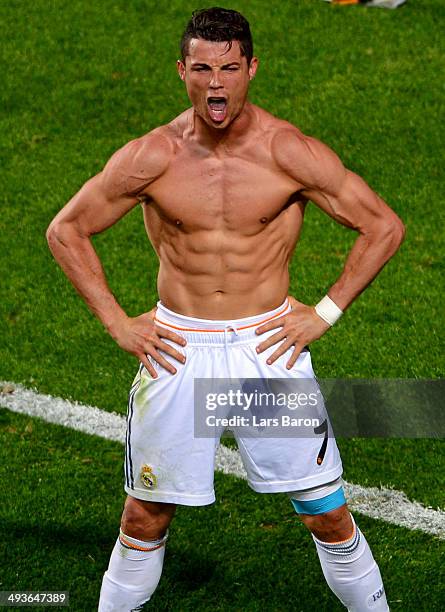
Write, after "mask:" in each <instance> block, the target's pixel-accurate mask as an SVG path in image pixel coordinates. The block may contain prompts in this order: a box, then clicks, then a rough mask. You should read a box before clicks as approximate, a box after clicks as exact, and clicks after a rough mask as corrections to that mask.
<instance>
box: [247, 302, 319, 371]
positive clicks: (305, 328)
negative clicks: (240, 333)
mask: <svg viewBox="0 0 445 612" xmlns="http://www.w3.org/2000/svg"><path fill="white" fill-rule="evenodd" d="M288 299H289V304H290V305H291V307H292V311H291V312H289V313H288V314H285V315H283V316H282V317H278V318H277V319H273V320H272V321H269V322H268V323H265V324H264V325H261V326H260V327H258V329H257V330H256V333H257V334H258V335H260V334H263V333H265V332H268V331H270V330H272V329H279V331H277V332H276V333H275V334H272V335H271V336H270V337H269V338H267V340H265V341H264V342H261V344H259V345H258V346H257V349H256V350H257V353H262V352H263V351H265V350H266V349H268V348H270V347H271V346H273V345H274V344H278V343H279V342H280V345H279V346H278V348H277V349H276V351H275V352H274V353H272V355H271V356H270V357H268V359H267V363H268V364H269V365H271V364H272V363H274V361H276V360H277V359H278V358H279V357H281V356H282V355H284V353H285V352H286V351H287V350H288V349H290V348H291V347H292V346H293V347H294V350H293V353H292V356H291V358H290V359H289V361H288V362H287V364H286V367H287V369H288V370H290V369H291V368H292V367H293V366H294V364H295V362H296V361H297V359H298V356H299V354H300V353H301V351H302V350H303V348H304V347H305V346H306V345H308V344H310V343H311V342H313V341H314V340H318V338H320V337H321V336H322V335H323V334H324V333H325V332H327V330H328V329H330V325H329V324H328V323H326V322H325V321H323V319H322V318H321V317H319V316H318V314H317V313H316V312H315V308H314V307H312V306H306V305H305V304H302V303H301V302H298V301H297V300H296V299H295V298H294V297H292V296H289V297H288Z"/></svg>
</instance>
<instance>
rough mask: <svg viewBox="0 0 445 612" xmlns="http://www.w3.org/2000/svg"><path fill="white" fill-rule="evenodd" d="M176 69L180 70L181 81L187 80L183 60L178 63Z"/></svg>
mask: <svg viewBox="0 0 445 612" xmlns="http://www.w3.org/2000/svg"><path fill="white" fill-rule="evenodd" d="M176 68H177V70H178V74H179V78H180V79H181V81H184V80H185V64H184V62H183V61H182V60H178V61H177V62H176Z"/></svg>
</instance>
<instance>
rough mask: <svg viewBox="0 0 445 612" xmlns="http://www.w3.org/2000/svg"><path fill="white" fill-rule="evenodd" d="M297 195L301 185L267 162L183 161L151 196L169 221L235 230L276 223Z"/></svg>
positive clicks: (230, 159) (234, 159) (186, 158)
mask: <svg viewBox="0 0 445 612" xmlns="http://www.w3.org/2000/svg"><path fill="white" fill-rule="evenodd" d="M295 191H296V185H295V183H294V182H293V181H292V180H291V179H290V178H288V177H286V176H285V175H284V174H283V173H281V172H280V171H279V169H278V168H276V167H274V165H273V164H272V163H268V160H267V159H263V158H255V157H253V158H251V159H246V157H241V156H235V155H234V156H230V157H224V158H222V159H221V158H216V157H213V156H208V157H206V158H199V157H192V156H184V155H182V156H178V157H177V158H175V159H174V160H173V161H172V163H171V164H170V165H169V167H168V169H167V171H166V172H165V173H164V174H163V175H162V177H160V178H159V179H158V180H156V181H155V182H154V183H153V184H152V185H150V188H149V190H148V195H149V197H150V199H151V201H152V203H153V205H154V206H155V207H156V208H157V209H158V212H159V214H160V215H161V216H162V217H163V218H164V219H165V220H171V221H172V222H175V223H177V222H178V221H180V222H181V224H187V225H193V226H196V225H199V226H200V227H215V223H219V224H221V225H225V226H226V227H228V228H233V229H235V228H237V227H242V226H246V227H247V226H249V225H251V224H252V223H258V222H261V223H266V222H267V221H270V220H271V219H273V218H275V217H276V216H277V215H278V214H279V213H280V211H281V210H282V209H283V208H284V207H285V206H286V203H287V202H288V200H289V198H290V197H291V196H292V194H293V193H294V192H295Z"/></svg>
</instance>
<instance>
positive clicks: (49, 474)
mask: <svg viewBox="0 0 445 612" xmlns="http://www.w3.org/2000/svg"><path fill="white" fill-rule="evenodd" d="M226 6H230V7H231V8H235V9H238V10H241V12H243V13H244V14H245V15H246V17H247V18H248V19H249V21H250V22H251V27H252V32H253V36H254V43H255V51H256V53H257V54H258V56H259V58H260V69H259V72H258V76H257V78H256V79H255V82H254V84H253V86H252V89H251V100H252V101H253V102H255V103H257V104H259V105H260V106H263V107H265V108H266V109H267V110H269V111H271V112H272V113H275V114H276V115H278V116H280V117H283V118H285V119H288V120H289V121H291V122H293V123H294V124H296V125H297V126H299V127H300V128H301V129H302V130H303V131H304V132H306V133H308V134H311V135H313V136H316V137H318V138H320V139H321V140H323V141H325V142H326V143H327V144H329V145H330V146H331V147H332V148H333V149H334V150H335V151H336V152H337V153H338V154H339V155H340V157H341V158H342V159H343V161H344V163H345V164H346V165H347V166H348V167H350V168H351V169H352V170H354V171H356V172H358V173H359V174H361V175H362V176H363V177H364V178H365V179H366V180H367V181H368V183H369V184H370V185H371V186H372V187H373V188H374V189H375V190H376V191H378V192H379V193H380V194H381V195H382V197H383V198H384V199H385V200H387V201H388V203H389V204H390V205H391V206H392V207H393V208H394V209H395V210H396V211H397V212H398V214H399V215H400V216H401V217H402V219H403V220H404V221H405V223H406V226H407V238H406V241H405V243H404V244H403V246H402V248H401V250H400V252H399V253H398V254H397V256H396V257H395V258H394V260H393V261H391V262H390V264H389V265H388V266H387V267H386V268H385V269H384V270H383V272H382V273H381V275H380V276H379V278H378V279H377V280H376V281H375V282H374V283H373V284H372V286H371V287H369V288H368V290H367V291H366V292H365V294H364V295H363V296H362V297H361V298H359V299H358V300H357V302H356V303H355V304H354V305H353V306H352V307H351V309H350V310H349V311H348V313H347V314H346V316H345V317H344V318H343V319H342V321H341V322H340V323H339V324H338V325H337V326H336V327H335V329H333V330H332V331H331V332H329V334H327V335H326V336H325V337H324V338H322V339H321V340H320V341H319V342H317V343H315V344H314V345H313V347H312V354H313V361H314V367H315V370H316V372H317V374H318V375H319V376H320V377H329V378H335V377H368V378H385V377H398V378H440V377H442V376H443V372H444V357H443V348H442V347H443V340H444V338H443V330H444V327H445V325H444V314H443V312H444V311H443V299H442V296H443V270H444V264H443V255H442V253H443V237H444V233H443V223H442V219H443V178H444V176H443V175H444V172H443V162H442V161H441V159H440V153H441V151H442V149H443V144H442V143H443V142H444V128H443V126H444V123H445V122H444V120H443V103H441V99H442V96H443V81H444V71H443V54H444V46H443V36H442V32H443V25H444V21H445V20H444V16H445V6H444V4H443V2H442V1H441V0H417V1H416V0H408V2H407V3H406V4H405V5H404V6H403V7H401V8H400V9H397V10H396V11H385V10H377V9H366V8H364V7H334V6H332V5H329V4H327V3H324V2H322V1H321V0H283V1H282V2H269V3H266V2H264V1H261V0H250V1H247V0H243V1H241V0H240V1H234V2H233V3H230V4H226ZM200 7H201V6H200V5H199V4H196V3H192V2H189V1H185V0H184V1H179V0H171V1H170V2H161V3H159V2H153V1H149V0H132V1H131V2H127V1H124V0H109V1H108V0H95V1H94V2H86V1H85V0H72V1H71V2H68V1H67V0H33V1H31V0H23V1H20V2H18V1H17V0H14V1H12V2H8V3H6V2H3V3H1V6H0V31H1V32H2V44H1V46H0V62H1V73H2V76H3V78H2V87H1V88H0V167H1V172H0V206H1V216H0V248H1V251H0V274H1V300H0V337H1V340H2V341H1V346H0V351H1V352H0V356H1V360H0V380H11V381H15V382H21V383H23V384H24V385H26V386H35V387H36V388H37V389H38V390H39V391H41V392H44V393H50V394H52V395H58V396H62V397H66V398H73V399H76V400H78V401H81V402H84V403H87V404H92V405H96V406H99V407H101V408H104V409H107V410H116V411H119V412H121V413H124V412H125V408H126V396H127V392H128V388H129V386H130V384H131V380H132V378H133V375H134V371H135V368H136V364H135V362H134V359H133V358H132V357H131V356H129V355H126V354H125V353H123V352H122V351H121V350H120V349H119V348H118V347H117V346H116V345H115V344H114V343H113V341H112V340H111V339H110V338H109V337H108V336H107V335H106V333H105V332H104V331H103V330H102V328H101V326H100V324H99V323H98V322H97V321H96V320H95V319H94V318H93V317H92V316H91V315H90V314H89V312H88V311H87V309H86V307H85V306H84V305H83V304H82V302H81V300H80V299H79V298H78V296H77V295H76V294H75V292H74V290H73V289H72V287H71V286H70V285H69V283H68V282H67V280H66V279H65V278H64V276H63V274H62V273H61V271H60V270H59V269H58V267H57V265H56V264H55V263H54V262H53V260H52V258H51V255H50V253H49V251H48V248H47V246H46V242H45V238H44V233H45V229H46V227H47V225H48V223H49V221H50V220H51V218H52V217H53V216H54V214H55V213H56V212H57V211H58V210H59V209H60V208H61V207H62V206H63V205H64V203H65V202H66V201H67V200H68V199H69V198H70V197H71V195H72V194H73V193H74V192H76V191H77V190H78V189H79V188H80V186H81V185H82V184H83V183H84V182H85V181H86V180H87V178H89V177H90V176H91V175H92V174H94V173H96V172H98V171H99V170H100V169H101V168H102V166H103V165H104V163H105V161H106V160H107V159H108V157H109V156H110V155H111V153H112V152H113V151H114V150H116V149H117V148H118V147H120V146H121V145H123V144H124V143H125V142H127V141H128V140H130V139H132V138H135V137H137V136H139V135H141V134H143V133H145V132H147V131H149V130H150V129H152V128H154V127H155V126H157V125H159V124H160V123H164V122H167V121H169V120H170V119H171V118H172V117H174V116H175V115H176V114H178V113H179V112H181V111H182V110H183V109H184V108H186V107H187V106H188V100H187V97H186V95H185V91H184V90H183V86H182V84H181V83H180V81H179V79H178V77H177V75H176V72H175V60H176V58H177V54H178V41H179V38H180V35H181V32H182V29H183V27H184V25H185V23H186V21H187V19H188V18H189V16H190V13H191V11H192V10H193V9H195V8H200ZM353 239H354V235H353V234H352V233H351V232H348V231H347V230H346V229H344V228H341V227H337V226H336V225H335V224H334V223H333V222H331V221H330V220H329V219H328V218H327V217H325V216H324V215H323V214H322V213H320V212H319V211H318V210H317V209H316V208H315V207H314V206H310V207H309V210H308V214H307V218H306V221H305V226H304V229H303V234H302V239H301V242H300V244H299V246H298V248H297V251H296V253H295V256H294V259H293V262H292V274H291V278H292V285H291V290H292V293H293V294H294V295H295V296H296V297H297V298H298V299H300V300H301V301H305V302H307V303H315V302H316V301H318V300H319V299H320V297H321V296H323V295H324V294H325V293H326V290H327V289H328V288H329V286H330V284H332V283H333V282H334V280H335V278H336V276H337V275H338V273H339V272H340V270H341V266H342V261H343V260H344V257H345V255H346V253H347V251H348V249H349V248H350V246H351V244H352V241H353ZM95 245H96V247H97V249H98V252H99V254H100V256H101V258H102V261H103V263H104V266H105V269H106V272H107V276H108V279H109V282H110V285H111V287H112V289H113V291H114V293H115V294H116V296H117V297H118V299H119V301H120V302H121V304H122V305H123V307H124V308H125V309H126V310H127V312H128V313H129V314H132V315H136V314H139V313H141V312H143V311H145V310H148V309H149V308H151V307H152V305H153V304H154V302H155V301H156V299H157V298H156V269H157V268H156V259H155V256H154V254H153V251H152V249H151V247H150V246H149V244H148V242H147V240H146V237H145V234H144V230H143V224H142V218H141V212H140V210H138V209H136V210H134V211H132V212H131V213H130V214H129V215H127V217H125V218H124V219H123V220H122V221H121V222H120V223H119V224H118V225H117V226H116V227H114V228H112V229H111V230H109V231H108V232H106V233H105V234H104V235H102V236H99V237H97V238H96V239H95ZM0 436H1V444H0V449H1V450H0V452H1V463H0V470H1V476H0V483H1V485H2V495H1V498H0V521H1V540H0V541H1V545H0V553H1V569H0V590H10V589H13V590H19V589H26V590H39V589H40V590H43V589H66V590H69V591H70V593H71V608H70V609H71V610H73V611H83V610H85V611H91V610H94V609H95V605H96V601H97V595H98V591H99V588H100V580H101V576H102V573H103V571H104V569H105V567H106V564H107V562H108V557H109V553H110V551H111V548H112V546H113V543H114V541H115V538H116V535H117V528H118V521H119V516H120V512H121V507H122V501H123V498H124V495H123V490H122V458H123V449H122V447H121V446H120V445H118V444H116V443H111V442H106V441H104V440H101V439H95V438H92V437H90V436H87V435H83V434H80V433H78V432H72V431H68V430H64V429H63V428H60V427H57V426H50V425H47V424H44V423H42V422H38V421H32V420H31V419H29V418H27V417H23V416H17V415H12V414H11V413H7V412H5V411H2V412H0ZM340 450H341V452H342V456H343V461H344V464H345V478H346V479H348V480H350V481H351V482H357V483H359V484H363V485H368V486H371V485H374V486H378V485H379V484H383V485H386V486H389V485H391V486H394V487H396V488H398V489H401V490H403V491H405V492H406V494H407V495H408V497H410V499H413V500H417V501H420V502H421V503H423V504H425V505H431V506H433V507H438V506H441V507H444V506H445V503H444V496H443V491H444V485H445V482H444V475H443V474H444V470H443V465H441V455H442V456H443V452H444V445H443V441H441V440H341V441H340ZM216 485H217V496H218V501H217V503H216V504H214V505H213V506H212V507H209V508H202V509H192V508H181V509H180V510H179V512H178V516H177V519H176V520H175V522H174V524H173V525H172V529H171V538H170V542H169V545H168V549H167V561H166V564H165V573H164V576H163V578H162V581H161V585H160V587H159V590H158V591H157V593H156V595H155V596H154V597H153V603H152V608H153V609H156V610H175V611H182V610H203V611H204V610H210V609H212V610H224V611H232V610H233V611H243V612H244V611H254V610H274V611H275V610H277V611H287V610H293V611H295V610H297V611H299V610H301V611H302V612H310V611H312V610H318V611H321V610H326V611H327V612H328V611H329V612H330V611H331V610H332V611H334V610H341V609H342V608H341V607H340V606H339V605H338V603H337V602H336V600H335V598H334V597H333V596H332V595H331V593H330V591H329V590H328V588H327V587H326V586H325V584H324V581H323V578H322V575H321V571H320V569H319V566H318V561H317V558H316V554H315V550H314V548H313V544H312V542H311V539H310V537H309V536H308V534H307V533H306V532H305V530H304V528H303V527H302V526H301V525H299V524H298V521H297V519H296V517H295V515H294V513H293V510H292V507H291V506H290V504H289V503H288V501H287V500H286V498H285V497H284V496H259V495H255V494H253V493H252V492H251V491H250V490H248V488H247V486H246V484H245V483H244V482H240V481H237V480H236V479H235V478H232V477H226V476H222V475H220V474H217V475H216ZM358 520H359V523H360V526H361V527H362V529H363V531H364V532H365V534H366V536H367V538H368V540H369V541H370V542H371V545H372V547H373V550H374V552H375V555H376V557H377V559H378V561H379V564H380V566H381V569H382V573H383V575H384V577H385V583H386V587H387V591H388V599H389V600H390V602H392V603H391V608H392V609H393V610H403V611H406V610H408V611H411V610H413V611H421V610H428V611H431V610H432V611H436V610H437V611H440V610H442V609H443V608H444V604H443V602H444V601H445V590H444V586H443V582H441V581H440V576H439V572H440V568H441V567H443V562H444V553H443V543H440V542H439V541H438V540H437V539H435V538H433V537H430V536H427V535H424V534H421V533H418V532H411V531H408V530H406V529H403V528H399V527H394V526H391V525H388V524H386V523H384V522H380V521H375V520H372V519H370V518H367V517H363V516H360V517H358Z"/></svg>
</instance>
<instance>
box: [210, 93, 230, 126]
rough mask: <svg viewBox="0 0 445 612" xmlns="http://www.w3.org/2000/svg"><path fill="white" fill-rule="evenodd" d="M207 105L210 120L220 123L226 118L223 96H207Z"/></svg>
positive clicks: (225, 103) (225, 101)
mask: <svg viewBox="0 0 445 612" xmlns="http://www.w3.org/2000/svg"><path fill="white" fill-rule="evenodd" d="M207 107H208V109H209V115H210V118H211V119H212V121H215V122H216V123H221V122H222V121H224V119H225V118H226V114H227V100H226V98H223V97H216V96H215V97H210V98H207Z"/></svg>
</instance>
